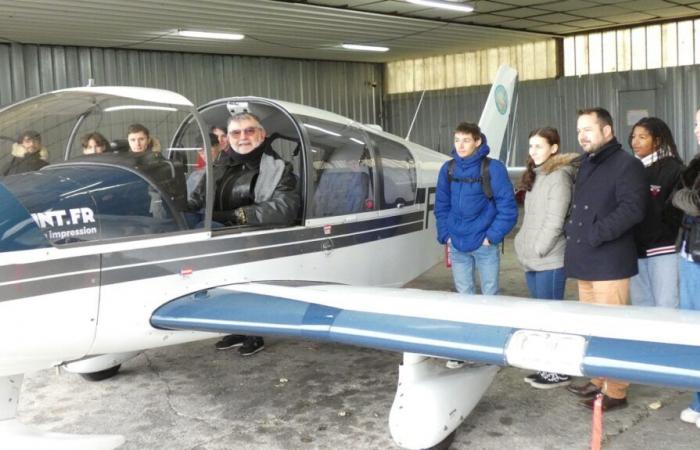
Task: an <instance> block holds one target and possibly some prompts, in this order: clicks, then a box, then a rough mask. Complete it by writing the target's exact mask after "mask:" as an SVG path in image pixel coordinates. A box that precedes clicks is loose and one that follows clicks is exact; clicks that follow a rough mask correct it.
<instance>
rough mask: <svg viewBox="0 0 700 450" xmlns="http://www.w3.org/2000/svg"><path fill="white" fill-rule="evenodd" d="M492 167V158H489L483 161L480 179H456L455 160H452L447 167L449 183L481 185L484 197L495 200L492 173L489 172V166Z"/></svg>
mask: <svg viewBox="0 0 700 450" xmlns="http://www.w3.org/2000/svg"><path fill="white" fill-rule="evenodd" d="M490 165H491V158H489V157H488V156H487V157H485V158H484V159H482V160H481V176H479V177H475V178H473V177H469V178H454V176H453V175H454V171H455V160H454V159H451V160H450V162H449V163H448V165H447V181H448V182H449V183H452V182H453V181H456V182H457V183H481V189H483V190H484V195H486V198H487V199H488V200H491V199H493V188H492V187H491V173H490V171H489V166H490Z"/></svg>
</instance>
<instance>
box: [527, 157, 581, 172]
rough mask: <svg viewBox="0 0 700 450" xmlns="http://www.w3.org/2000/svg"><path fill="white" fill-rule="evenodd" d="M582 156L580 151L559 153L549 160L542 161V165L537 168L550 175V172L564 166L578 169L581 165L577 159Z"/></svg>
mask: <svg viewBox="0 0 700 450" xmlns="http://www.w3.org/2000/svg"><path fill="white" fill-rule="evenodd" d="M580 157H581V155H580V154H578V153H559V154H556V155H553V156H551V157H550V158H549V159H548V160H547V161H545V162H544V163H542V165H541V166H539V167H538V168H537V169H535V170H537V171H540V170H541V171H542V172H543V173H544V174H545V175H549V174H550V173H552V172H554V171H555V170H557V169H561V168H562V167H569V168H571V169H577V168H578V166H579V165H580V164H579V161H577V160H578V159H579V158H580Z"/></svg>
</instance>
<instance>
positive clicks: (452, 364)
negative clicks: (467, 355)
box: [445, 359, 464, 369]
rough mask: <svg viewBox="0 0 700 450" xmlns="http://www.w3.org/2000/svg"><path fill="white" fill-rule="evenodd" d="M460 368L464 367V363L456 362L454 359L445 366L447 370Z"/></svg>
mask: <svg viewBox="0 0 700 450" xmlns="http://www.w3.org/2000/svg"><path fill="white" fill-rule="evenodd" d="M462 366H464V361H457V360H456V359H451V360H449V361H447V363H446V364H445V367H447V368H448V369H459V368H460V367H462Z"/></svg>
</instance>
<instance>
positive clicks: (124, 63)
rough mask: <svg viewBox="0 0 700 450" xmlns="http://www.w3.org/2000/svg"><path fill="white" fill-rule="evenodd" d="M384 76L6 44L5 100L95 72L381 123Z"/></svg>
mask: <svg viewBox="0 0 700 450" xmlns="http://www.w3.org/2000/svg"><path fill="white" fill-rule="evenodd" d="M382 76H383V69H382V65H381V64H369V63H348V62H332V61H330V62H329V61H306V60H293V59H281V58H261V57H247V56H224V55H209V54H193V53H175V52H155V51H140V50H115V49H103V48H85V47H62V46H38V45H20V44H0V105H8V104H10V103H13V102H16V101H18V100H22V99H24V98H27V97H31V96H33V95H37V94H40V93H42V92H46V91H51V90H54V89H62V88H68V87H77V86H85V85H86V84H87V82H88V80H89V79H90V78H94V79H95V83H96V84H98V85H123V86H126V85H129V86H144V87H153V88H162V89H169V90H172V91H175V92H178V93H180V94H182V95H184V96H185V97H187V98H189V99H190V100H191V101H192V102H193V103H195V104H203V103H205V102H208V101H210V100H213V99H216V98H221V97H230V96H234V95H257V96H263V97H270V98H276V99H280V100H287V101H291V102H297V103H303V104H306V105H309V106H315V107H318V108H323V109H327V110H330V111H333V112H335V113H338V114H341V115H344V116H347V117H350V118H352V119H354V120H357V121H359V122H372V123H377V122H378V120H379V119H378V118H377V114H378V111H379V109H380V103H381V94H382V92H381V86H382V85H383V81H382ZM372 85H374V86H376V88H373V87H372Z"/></svg>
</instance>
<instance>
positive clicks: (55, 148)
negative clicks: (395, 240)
mask: <svg viewBox="0 0 700 450" xmlns="http://www.w3.org/2000/svg"><path fill="white" fill-rule="evenodd" d="M243 111H247V112H250V113H253V114H254V115H256V116H257V117H259V118H260V121H261V125H262V126H263V127H264V129H265V130H266V133H267V138H266V139H267V141H268V143H269V145H270V147H271V148H272V149H273V150H274V152H275V153H277V155H279V157H280V158H281V159H283V160H284V161H285V162H287V163H289V164H290V165H291V167H292V173H293V175H294V178H295V179H296V181H297V182H296V190H297V191H298V194H299V197H300V198H301V207H300V209H299V211H298V215H297V220H296V221H295V223H294V224H293V225H296V226H317V225H319V224H320V225H324V224H332V223H344V222H347V221H348V220H362V217H363V214H369V215H370V216H371V217H377V216H381V215H383V214H395V213H396V211H397V210H399V209H401V208H406V207H409V206H411V205H413V204H415V203H416V199H417V191H418V190H417V173H416V167H415V160H414V157H413V155H412V154H411V151H410V150H409V149H408V148H407V147H406V146H404V144H403V143H401V142H399V141H397V140H395V139H392V138H391V137H390V136H389V135H386V134H384V133H382V132H381V131H375V130H373V129H371V128H369V127H364V126H360V125H358V124H356V123H355V122H352V121H350V120H349V119H346V118H344V117H341V116H337V115H335V114H332V113H328V112H325V111H321V110H317V109H314V108H309V107H305V106H302V105H297V104H292V103H286V102H278V101H273V100H268V99H263V98H257V97H240V98H225V99H220V100H215V101H212V102H210V103H207V104H205V105H203V106H201V107H200V108H198V109H195V108H194V107H193V105H192V104H191V103H190V102H189V101H188V100H187V99H185V98H184V97H182V96H180V95H178V94H175V93H172V92H167V91H160V90H155V89H147V88H122V87H90V88H76V89H66V90H63V91H56V92H52V93H49V94H44V95H40V96H38V97H35V98H33V99H29V100H27V101H24V102H20V103H17V104H15V105H12V106H10V107H8V108H5V109H4V110H2V111H0V203H1V204H2V205H3V207H4V210H5V211H9V209H8V208H7V207H6V205H8V206H9V205H13V207H14V209H13V211H14V212H13V213H12V214H14V215H15V217H14V218H11V216H12V214H10V213H9V212H7V213H6V214H5V217H4V220H2V221H0V251H10V250H19V249H31V248H40V247H48V246H65V245H83V244H84V243H91V242H105V241H119V240H124V239H134V238H139V239H140V238H143V237H157V236H160V235H165V234H167V235H172V234H176V233H188V232H193V231H201V230H202V229H206V230H210V229H211V230H213V231H212V232H214V233H221V232H224V233H232V232H233V233H238V232H243V231H250V230H251V228H252V227H250V226H240V225H237V226H233V225H231V224H219V223H216V221H214V220H213V217H214V208H215V204H217V202H216V199H217V198H218V199H221V198H226V195H227V193H226V192H217V190H221V191H225V189H226V187H225V186H226V184H225V183H223V184H222V185H221V186H217V185H216V184H215V182H214V181H212V180H208V178H210V177H207V176H206V174H208V173H210V171H211V170H212V167H213V165H214V163H215V161H214V155H213V154H212V149H211V145H210V143H209V142H208V139H207V138H206V137H207V136H208V133H209V131H210V130H211V128H212V127H213V126H217V127H221V128H226V126H227V121H228V118H229V117H230V116H231V115H232V114H235V113H236V112H243ZM133 124H139V125H141V126H142V127H144V128H145V129H146V130H148V133H149V138H150V141H149V146H148V148H147V149H146V151H144V152H134V151H132V150H131V148H130V143H129V141H128V138H129V136H128V132H127V130H128V129H129V127H130V126H131V125H133ZM26 130H32V132H33V133H35V134H36V135H38V136H39V139H38V141H37V142H35V145H34V147H35V148H24V147H23V146H22V145H23V144H22V142H19V139H18V136H20V135H21V134H22V133H23V132H25V131H26ZM95 133H96V134H97V135H99V136H102V137H104V140H105V141H106V144H104V148H103V149H101V150H100V151H98V152H94V153H90V154H88V152H87V151H86V149H85V148H84V146H85V138H86V137H88V136H93V135H95ZM33 135H34V134H33ZM28 158H34V159H37V160H38V159H41V160H42V161H43V162H40V164H39V166H41V167H39V169H38V170H25V171H23V172H22V173H19V172H17V171H16V170H14V169H16V168H17V167H19V166H18V164H17V162H18V161H19V162H23V161H27V160H28ZM13 164H14V165H13ZM8 167H10V169H7V168H8ZM13 168H14V169H13ZM13 170H14V171H13ZM251 182H252V183H254V180H252V181H251ZM201 183H204V184H205V185H206V189H204V192H206V200H205V202H204V204H203V207H201V208H198V209H196V210H193V209H192V207H191V205H190V204H188V199H189V196H190V195H191V194H192V191H193V187H194V186H195V185H197V184H201ZM220 203H221V202H219V204H220ZM224 203H225V202H224ZM370 216H367V217H370ZM264 228H265V229H268V228H274V226H273V227H264Z"/></svg>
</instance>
